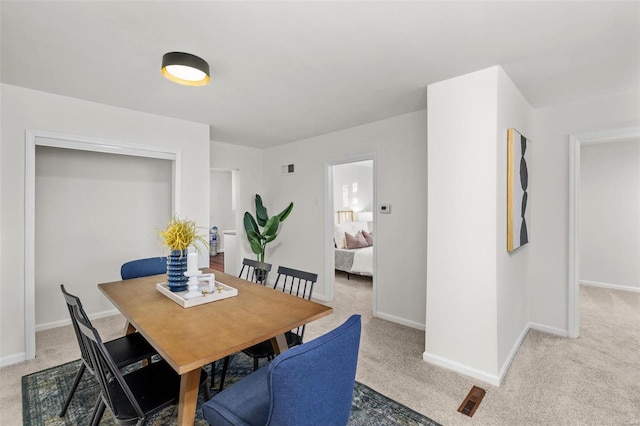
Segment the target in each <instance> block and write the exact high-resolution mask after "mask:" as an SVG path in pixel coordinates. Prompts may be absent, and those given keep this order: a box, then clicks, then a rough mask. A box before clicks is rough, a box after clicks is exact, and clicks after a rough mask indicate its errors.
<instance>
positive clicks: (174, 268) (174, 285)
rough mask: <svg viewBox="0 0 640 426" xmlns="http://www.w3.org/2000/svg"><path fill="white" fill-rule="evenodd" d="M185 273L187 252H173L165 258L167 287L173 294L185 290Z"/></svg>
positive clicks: (186, 278)
mask: <svg viewBox="0 0 640 426" xmlns="http://www.w3.org/2000/svg"><path fill="white" fill-rule="evenodd" d="M186 271H187V251H186V250H173V251H172V252H171V254H170V255H169V256H167V285H168V286H169V290H171V291H173V292H177V291H184V290H186V289H187V287H188V286H187V281H188V280H189V278H188V277H186V276H185V275H184V273H185V272H186Z"/></svg>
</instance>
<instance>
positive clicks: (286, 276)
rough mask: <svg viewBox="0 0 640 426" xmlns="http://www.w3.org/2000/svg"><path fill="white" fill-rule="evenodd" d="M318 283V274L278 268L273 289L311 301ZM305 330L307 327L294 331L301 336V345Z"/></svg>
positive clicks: (282, 267) (284, 267) (283, 267)
mask: <svg viewBox="0 0 640 426" xmlns="http://www.w3.org/2000/svg"><path fill="white" fill-rule="evenodd" d="M316 281H318V274H314V273H311V272H305V271H300V270H298V269H293V268H287V267H286V266H280V267H278V278H276V283H275V285H274V286H273V288H274V289H278V288H279V287H280V288H281V290H282V291H283V292H285V293H289V294H292V295H294V296H297V297H301V298H303V299H307V300H311V296H312V295H313V286H314V285H315V284H316ZM304 330H305V325H303V326H300V327H298V328H297V329H296V330H292V331H293V332H294V333H295V334H297V335H298V336H299V343H302V339H303V337H304Z"/></svg>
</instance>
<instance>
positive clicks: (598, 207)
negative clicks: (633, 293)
mask: <svg viewBox="0 0 640 426" xmlns="http://www.w3.org/2000/svg"><path fill="white" fill-rule="evenodd" d="M580 154H581V158H580V161H581V164H580V281H581V282H586V283H587V284H589V283H594V284H599V285H603V284H604V285H609V286H612V287H626V288H633V289H635V290H640V141H638V140H634V141H628V142H616V143H601V144H595V145H586V146H583V147H582V148H581V150H580Z"/></svg>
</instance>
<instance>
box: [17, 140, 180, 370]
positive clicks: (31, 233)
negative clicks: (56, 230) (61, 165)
mask: <svg viewBox="0 0 640 426" xmlns="http://www.w3.org/2000/svg"><path fill="white" fill-rule="evenodd" d="M36 147H50V148H64V149H67V150H75V151H87V152H91V153H106V154H116V155H122V156H131V157H144V158H150V159H157V160H169V161H170V163H171V166H170V168H171V173H170V174H171V177H170V183H169V185H170V187H171V195H170V196H169V203H170V209H171V210H172V214H179V211H178V209H177V206H179V205H180V175H181V164H180V162H179V161H177V158H178V152H177V151H176V150H173V149H169V148H158V147H150V146H138V145H134V144H129V143H122V142H117V141H109V140H102V139H95V138H88V137H84V136H82V137H80V136H74V135H63V134H57V133H52V132H44V131H37V130H27V132H26V146H25V153H26V163H25V218H24V220H25V244H24V246H25V272H24V275H25V293H24V339H25V359H26V360H29V359H33V358H34V357H35V355H36V312H35V311H36V297H35V289H36V285H35V270H36V265H35V255H36V249H35V247H36V235H35V232H36V204H35V202H36ZM151 232H153V231H151ZM83 248H84V247H82V248H80V250H81V249H83ZM89 249H90V247H89ZM82 266H83V267H86V266H87V265H82Z"/></svg>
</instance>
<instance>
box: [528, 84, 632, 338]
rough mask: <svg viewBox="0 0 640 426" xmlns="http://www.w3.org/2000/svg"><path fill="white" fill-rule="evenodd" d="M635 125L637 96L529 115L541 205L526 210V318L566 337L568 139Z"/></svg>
mask: <svg viewBox="0 0 640 426" xmlns="http://www.w3.org/2000/svg"><path fill="white" fill-rule="evenodd" d="M638 126H640V92H638V91H632V92H625V93H619V94H615V95H610V96H605V97H600V98H594V99H589V100H586V101H582V102H577V103H571V104H567V105H561V106H557V107H549V108H544V109H538V110H535V111H534V129H535V134H534V135H533V136H532V137H531V139H532V140H533V143H534V147H533V148H534V150H533V152H532V154H533V158H532V161H533V167H534V168H535V170H544V172H543V173H536V176H535V192H536V194H539V196H538V198H539V199H540V200H541V202H536V203H535V205H534V208H533V209H532V211H531V221H532V223H533V226H535V235H532V238H533V239H534V240H533V241H532V243H531V249H532V250H531V251H532V263H531V265H530V267H531V280H530V286H529V296H530V320H531V321H532V322H534V323H537V324H540V325H542V326H544V327H545V328H546V329H547V330H549V331H552V332H556V333H559V334H565V335H566V333H567V315H568V314H567V288H568V279H569V278H568V277H569V271H568V269H569V268H568V253H569V243H568V240H569V223H568V217H569V203H568V199H569V135H570V134H577V133H586V132H596V131H602V130H611V129H620V128H627V127H638Z"/></svg>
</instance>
